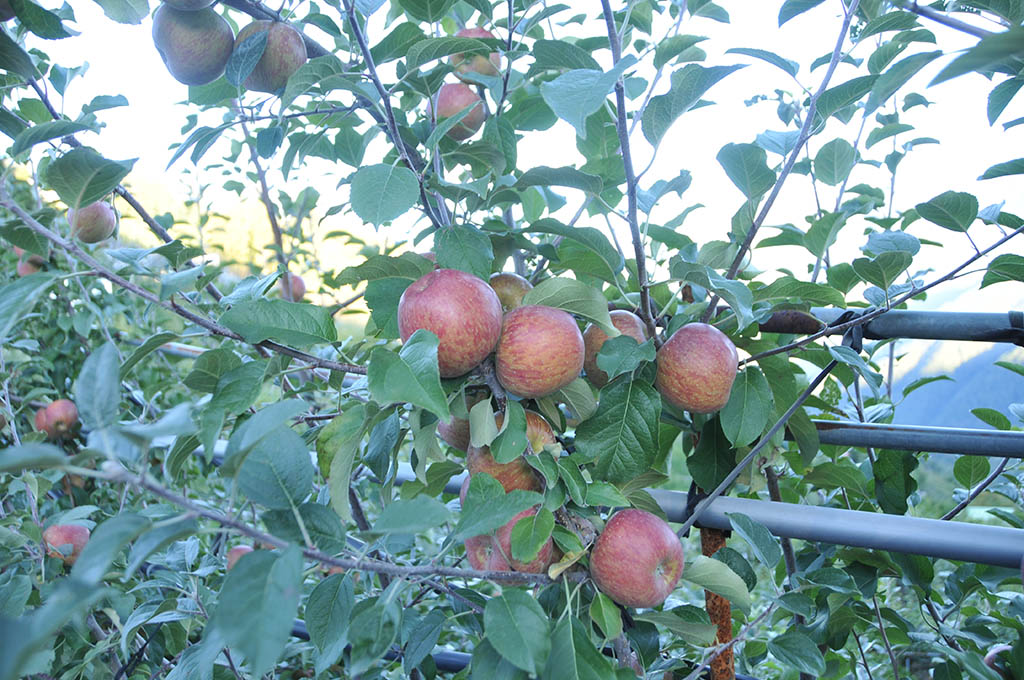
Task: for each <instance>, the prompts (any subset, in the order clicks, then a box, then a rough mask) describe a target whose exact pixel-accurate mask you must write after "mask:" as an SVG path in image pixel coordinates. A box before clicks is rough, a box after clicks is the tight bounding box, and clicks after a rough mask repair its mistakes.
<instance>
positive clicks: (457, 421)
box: [437, 390, 487, 451]
mask: <svg viewBox="0 0 1024 680" xmlns="http://www.w3.org/2000/svg"><path fill="white" fill-rule="evenodd" d="M486 398H487V392H486V391H485V390H472V391H467V393H466V395H465V404H466V410H467V411H469V410H470V409H471V408H473V407H474V406H475V405H476V404H477V403H479V402H481V401H483V400H484V399H486ZM437 434H438V436H440V437H441V439H442V440H443V441H444V442H445V443H446V444H448V446H450V447H452V448H453V449H458V450H459V451H465V450H466V449H467V448H469V419H467V418H458V417H456V416H452V417H451V418H449V419H448V420H442V421H441V422H439V423H438V424H437Z"/></svg>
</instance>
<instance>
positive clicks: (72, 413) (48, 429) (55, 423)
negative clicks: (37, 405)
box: [35, 399, 78, 439]
mask: <svg viewBox="0 0 1024 680" xmlns="http://www.w3.org/2000/svg"><path fill="white" fill-rule="evenodd" d="M77 424H78V408H77V407H76V406H75V403H74V402H73V401H71V400H69V399H58V400H57V401H54V402H51V403H50V404H47V405H46V406H44V407H43V408H41V409H39V410H38V411H36V417H35V425H36V429H37V430H39V431H40V432H45V433H46V436H47V438H49V439H59V438H61V437H64V436H66V435H67V434H68V433H69V432H71V430H72V429H73V428H74V427H75V425H77Z"/></svg>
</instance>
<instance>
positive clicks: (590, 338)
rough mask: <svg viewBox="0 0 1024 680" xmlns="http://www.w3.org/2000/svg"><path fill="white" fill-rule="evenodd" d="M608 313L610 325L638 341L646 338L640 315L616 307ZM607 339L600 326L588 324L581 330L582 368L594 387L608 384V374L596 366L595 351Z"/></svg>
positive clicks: (641, 341) (597, 350) (596, 351)
mask: <svg viewBox="0 0 1024 680" xmlns="http://www.w3.org/2000/svg"><path fill="white" fill-rule="evenodd" d="M608 315H609V316H610V317H611V318H612V325H613V326H615V327H616V328H618V329H619V332H620V333H622V334H623V335H628V336H629V337H631V338H633V339H634V340H636V341H637V342H638V343H643V342H645V341H646V340H647V328H646V327H644V322H643V321H642V320H641V319H640V317H639V316H637V315H636V314H634V313H633V312H627V311H626V310H624V309H616V310H615V311H613V312H610V313H609V314H608ZM607 339H608V334H607V333H605V332H604V331H603V330H601V327H600V326H596V325H594V324H590V325H589V326H587V329H586V330H585V331H583V346H584V348H585V350H584V352H585V353H584V357H583V370H584V371H586V373H587V379H588V380H590V382H591V383H593V384H594V386H595V387H604V386H605V385H607V384H608V374H607V373H605V372H604V371H602V370H601V369H600V368H598V367H597V353H598V352H600V351H601V347H603V346H604V341H605V340H607Z"/></svg>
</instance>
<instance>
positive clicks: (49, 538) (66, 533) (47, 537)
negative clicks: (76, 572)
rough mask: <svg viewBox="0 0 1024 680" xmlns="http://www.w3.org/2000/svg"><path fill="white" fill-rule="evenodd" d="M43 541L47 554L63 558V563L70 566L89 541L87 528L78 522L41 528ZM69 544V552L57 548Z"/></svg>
mask: <svg viewBox="0 0 1024 680" xmlns="http://www.w3.org/2000/svg"><path fill="white" fill-rule="evenodd" d="M43 541H44V542H45V543H46V547H47V551H46V554H47V555H49V556H50V557H56V558H57V559H60V560H64V564H66V565H68V566H69V567H70V566H71V565H72V564H74V563H75V561H76V560H77V559H78V556H79V555H81V554H82V548H84V547H85V544H86V543H88V542H89V530H88V529H86V528H85V527H83V526H80V525H78V524H54V525H53V526H49V527H46V529H44V530H43ZM69 545H70V546H71V552H70V553H67V554H65V553H64V552H61V551H60V550H59V548H61V547H65V546H69Z"/></svg>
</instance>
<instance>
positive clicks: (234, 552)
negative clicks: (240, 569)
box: [227, 545, 253, 571]
mask: <svg viewBox="0 0 1024 680" xmlns="http://www.w3.org/2000/svg"><path fill="white" fill-rule="evenodd" d="M252 550H253V548H252V546H251V545H236V546H235V547H234V548H232V549H231V550H228V555H227V557H228V571H231V568H232V567H233V566H235V564H236V563H237V562H238V560H240V559H242V555H245V554H246V553H251V552H252Z"/></svg>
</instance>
